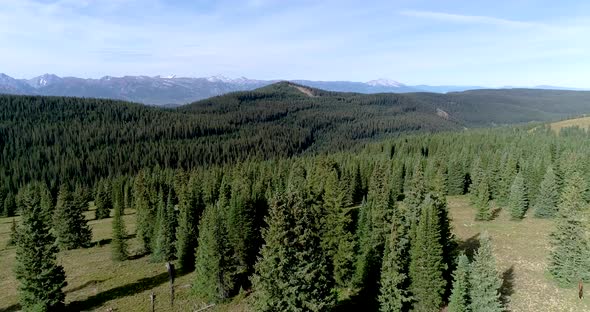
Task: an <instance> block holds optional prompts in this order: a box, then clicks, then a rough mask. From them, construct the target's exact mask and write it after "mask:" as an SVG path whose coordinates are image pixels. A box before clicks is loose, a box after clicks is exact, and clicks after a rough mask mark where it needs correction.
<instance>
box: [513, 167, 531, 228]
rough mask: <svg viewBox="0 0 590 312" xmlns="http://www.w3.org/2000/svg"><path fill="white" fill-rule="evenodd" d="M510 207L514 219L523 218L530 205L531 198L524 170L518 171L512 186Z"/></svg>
mask: <svg viewBox="0 0 590 312" xmlns="http://www.w3.org/2000/svg"><path fill="white" fill-rule="evenodd" d="M508 207H509V209H510V216H511V218H512V220H521V219H522V218H523V217H524V214H525V213H526V211H527V209H528V207H529V199H528V194H527V190H526V187H525V184H524V177H523V176H522V172H518V174H517V175H516V177H515V178H514V182H513V183H512V186H511V187H510V196H509V197H508Z"/></svg>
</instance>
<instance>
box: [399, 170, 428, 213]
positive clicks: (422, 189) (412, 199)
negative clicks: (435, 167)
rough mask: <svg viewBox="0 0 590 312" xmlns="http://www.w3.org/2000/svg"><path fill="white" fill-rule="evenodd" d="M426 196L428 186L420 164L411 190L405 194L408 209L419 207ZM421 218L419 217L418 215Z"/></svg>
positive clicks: (415, 171)
mask: <svg viewBox="0 0 590 312" xmlns="http://www.w3.org/2000/svg"><path fill="white" fill-rule="evenodd" d="M424 196H426V184H425V179H424V170H423V169H422V164H420V163H418V164H417V165H416V166H415V168H414V173H413V174H412V178H411V179H410V184H409V189H408V190H407V192H405V199H404V202H405V203H406V205H407V206H408V207H415V208H417V207H419V206H420V204H422V201H423V200H424ZM416 218H419V215H416Z"/></svg>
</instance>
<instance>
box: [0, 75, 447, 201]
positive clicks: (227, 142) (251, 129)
mask: <svg viewBox="0 0 590 312" xmlns="http://www.w3.org/2000/svg"><path fill="white" fill-rule="evenodd" d="M314 92H318V96H317V97H316V96H314V97H309V96H308V95H305V94H303V93H302V92H300V91H298V90H297V89H295V88H294V87H292V86H290V85H287V84H279V85H275V86H270V87H267V88H264V89H261V90H259V91H256V92H245V93H236V94H232V95H228V96H224V97H218V98H213V99H211V100H208V101H205V102H199V103H196V104H193V105H190V106H187V107H184V108H182V109H179V110H167V109H161V108H154V107H147V106H143V105H139V104H131V103H125V102H119V101H112V100H103V99H78V98H63V97H32V96H0V142H1V148H2V154H1V161H2V164H3V166H2V168H1V172H0V176H1V180H2V181H3V185H4V187H5V188H8V189H12V190H14V189H16V188H17V187H19V186H22V184H23V183H24V182H27V181H31V180H43V181H46V182H47V183H48V184H49V185H51V188H52V189H53V190H56V188H57V185H59V183H61V181H63V180H67V181H72V180H74V181H78V182H82V183H84V184H92V183H94V181H96V179H97V178H98V177H106V176H109V175H113V174H124V173H136V172H137V171H138V170H139V169H141V168H144V167H153V166H156V165H159V166H161V167H164V168H185V169H190V168H195V167H196V166H199V165H205V164H222V163H227V162H231V161H236V160H244V159H269V158H273V157H288V156H291V155H296V154H300V153H302V152H305V151H306V150H308V149H312V150H324V151H328V150H331V151H334V150H342V149H348V148H351V147H353V146H354V145H356V143H357V142H359V141H363V140H367V139H373V138H377V137H380V136H383V135H387V134H395V133H400V132H408V131H419V130H426V131H440V130H450V129H455V128H457V127H458V125H457V123H455V122H452V121H448V120H445V119H443V118H441V117H439V116H437V115H436V114H435V113H434V111H433V110H431V109H430V108H429V107H428V106H426V105H419V104H414V103H412V102H407V101H405V100H404V98H399V99H398V98H395V97H394V98H391V97H388V96H385V95H375V96H373V95H369V96H363V95H355V94H351V95H338V94H334V93H328V92H323V91H322V92H320V91H318V90H315V91H314Z"/></svg>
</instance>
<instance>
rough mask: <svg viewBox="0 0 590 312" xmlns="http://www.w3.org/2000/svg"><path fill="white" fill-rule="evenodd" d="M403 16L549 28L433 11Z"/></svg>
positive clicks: (480, 16) (410, 12)
mask: <svg viewBox="0 0 590 312" xmlns="http://www.w3.org/2000/svg"><path fill="white" fill-rule="evenodd" d="M400 14H401V15H404V16H409V17H419V18H425V19H431V20H438V21H442V22H452V23H463V24H482V25H494V26H502V27H539V26H543V27H545V26H547V25H544V24H539V23H534V22H524V21H515V20H509V19H503V18H497V17H490V16H483V15H462V14H450V13H442V12H432V11H418V10H403V11H401V12H400Z"/></svg>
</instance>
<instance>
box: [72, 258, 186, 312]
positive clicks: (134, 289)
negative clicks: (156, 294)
mask: <svg viewBox="0 0 590 312" xmlns="http://www.w3.org/2000/svg"><path fill="white" fill-rule="evenodd" d="M162 267H163V266H162ZM182 275H184V274H182V273H181V274H178V276H177V278H178V277H180V276H182ZM167 282H168V272H163V273H161V274H158V275H155V276H152V277H146V278H142V279H139V280H137V281H136V282H134V283H130V284H127V285H123V286H119V287H115V288H112V289H109V290H105V291H103V292H101V293H98V294H96V295H94V296H90V297H88V298H87V299H85V300H79V301H73V302H70V303H69V304H68V310H69V311H87V310H91V309H94V308H97V307H99V306H101V305H102V304H104V303H105V302H107V301H110V300H114V299H117V298H123V297H127V296H133V295H135V294H138V293H141V292H144V291H146V290H150V289H152V288H155V287H157V286H160V285H161V284H164V283H167Z"/></svg>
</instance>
